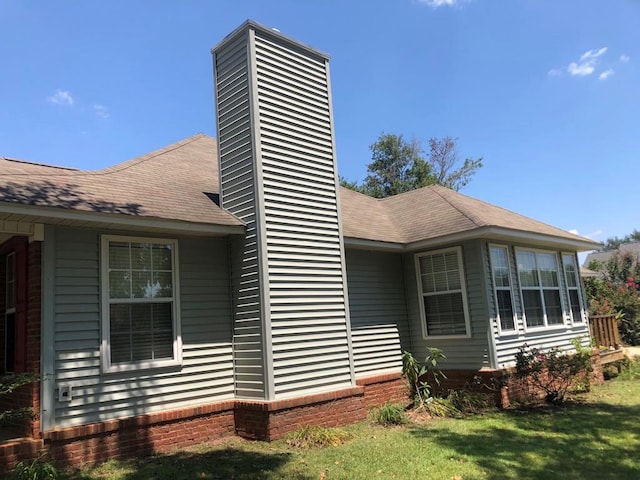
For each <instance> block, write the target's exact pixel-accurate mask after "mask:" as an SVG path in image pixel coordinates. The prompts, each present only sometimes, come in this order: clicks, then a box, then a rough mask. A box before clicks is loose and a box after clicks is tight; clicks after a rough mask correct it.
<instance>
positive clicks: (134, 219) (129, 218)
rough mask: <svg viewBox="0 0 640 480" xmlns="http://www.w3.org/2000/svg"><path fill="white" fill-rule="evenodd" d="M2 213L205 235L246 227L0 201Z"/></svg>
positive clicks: (241, 230) (241, 232) (59, 221)
mask: <svg viewBox="0 0 640 480" xmlns="http://www.w3.org/2000/svg"><path fill="white" fill-rule="evenodd" d="M1 213H8V214H11V215H18V216H23V217H25V218H27V219H32V220H31V221H34V222H37V223H52V224H65V225H70V224H72V225H76V226H84V227H99V228H109V229H124V230H145V231H158V232H160V231H163V232H172V233H181V234H190V235H205V236H224V235H244V234H245V226H244V225H242V224H241V223H240V221H238V224H235V225H234V224H228V225H225V224H213V223H202V222H189V221H184V220H176V219H167V218H158V217H144V216H137V215H125V214H118V213H104V212H88V211H80V210H69V209H61V208H56V207H45V206H34V205H21V204H13V203H0V214H1Z"/></svg>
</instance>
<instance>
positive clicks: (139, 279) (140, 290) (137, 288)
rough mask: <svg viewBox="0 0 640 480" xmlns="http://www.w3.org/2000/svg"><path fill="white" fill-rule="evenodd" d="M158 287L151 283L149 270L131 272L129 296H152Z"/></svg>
mask: <svg viewBox="0 0 640 480" xmlns="http://www.w3.org/2000/svg"><path fill="white" fill-rule="evenodd" d="M157 291H158V288H157V287H156V286H154V285H153V284H152V283H151V271H150V270H149V271H137V272H133V281H132V284H131V296H132V297H133V298H153V297H155V296H156V295H155V293H156V292H157Z"/></svg>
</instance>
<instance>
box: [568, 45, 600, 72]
mask: <svg viewBox="0 0 640 480" xmlns="http://www.w3.org/2000/svg"><path fill="white" fill-rule="evenodd" d="M605 53H607V47H602V48H601V49H599V50H587V51H586V52H584V53H583V54H582V55H581V56H580V60H578V61H577V62H571V63H570V64H569V66H567V71H568V72H569V74H570V75H573V76H576V75H577V76H580V77H583V76H585V75H591V74H592V73H593V72H594V71H595V69H596V68H595V67H596V63H598V58H600V57H601V56H602V55H604V54H605Z"/></svg>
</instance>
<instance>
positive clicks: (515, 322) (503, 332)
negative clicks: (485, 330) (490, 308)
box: [489, 243, 518, 335]
mask: <svg viewBox="0 0 640 480" xmlns="http://www.w3.org/2000/svg"><path fill="white" fill-rule="evenodd" d="M492 248H502V249H504V250H505V251H506V252H507V270H508V274H509V287H498V286H497V285H496V279H495V277H494V274H493V262H492V261H491V249H492ZM489 267H490V270H491V284H492V287H493V301H494V304H495V309H496V310H495V313H496V324H497V326H498V334H499V335H516V334H517V333H518V313H517V312H516V303H515V301H514V300H515V296H514V294H513V277H512V276H511V250H510V248H509V246H508V245H501V244H497V243H490V244H489ZM498 290H509V295H510V296H511V310H512V313H513V328H511V329H503V328H502V323H501V321H500V308H499V305H498Z"/></svg>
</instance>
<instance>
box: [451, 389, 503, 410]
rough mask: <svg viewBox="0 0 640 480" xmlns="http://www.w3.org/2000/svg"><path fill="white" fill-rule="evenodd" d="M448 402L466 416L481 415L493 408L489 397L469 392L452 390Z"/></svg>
mask: <svg viewBox="0 0 640 480" xmlns="http://www.w3.org/2000/svg"><path fill="white" fill-rule="evenodd" d="M447 400H449V401H450V402H451V404H452V405H453V406H454V407H455V408H456V409H457V410H458V411H459V412H460V413H464V414H469V413H480V412H484V411H486V410H488V409H490V408H492V407H493V401H492V400H491V398H490V397H489V396H487V395H483V394H481V393H478V392H472V391H469V390H450V391H449V395H448V396H447Z"/></svg>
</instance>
